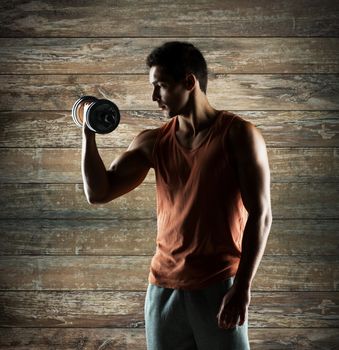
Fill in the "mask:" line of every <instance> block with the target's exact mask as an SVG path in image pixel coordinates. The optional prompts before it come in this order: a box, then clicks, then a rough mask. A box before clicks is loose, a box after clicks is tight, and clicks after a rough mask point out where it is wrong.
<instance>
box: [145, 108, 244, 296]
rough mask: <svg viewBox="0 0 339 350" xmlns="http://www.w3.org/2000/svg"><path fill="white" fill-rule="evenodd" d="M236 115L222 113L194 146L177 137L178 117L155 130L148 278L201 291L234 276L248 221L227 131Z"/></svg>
mask: <svg viewBox="0 0 339 350" xmlns="http://www.w3.org/2000/svg"><path fill="white" fill-rule="evenodd" d="M234 118H240V117H239V116H236V115H234V114H231V113H229V112H225V111H221V112H220V113H219V115H218V116H217V117H216V118H215V120H214V121H213V122H212V124H211V125H210V126H209V129H208V131H207V133H206V134H205V136H204V137H203V139H202V140H201V141H200V143H199V144H198V147H195V148H194V149H189V148H186V147H184V146H182V145H181V144H180V143H179V141H178V140H177V137H176V130H177V128H178V125H179V121H178V116H175V117H173V118H172V119H171V120H170V121H169V122H166V123H165V124H163V125H162V126H161V127H160V128H159V133H158V135H157V138H156V141H155V144H154V148H153V152H152V157H153V161H154V170H155V177H156V201H157V236H156V251H155V254H154V256H153V257H152V260H151V264H150V269H149V277H148V281H149V283H151V284H155V285H158V286H161V287H165V288H176V289H177V288H178V289H179V288H180V289H186V290H192V289H199V288H204V287H207V286H208V285H210V284H212V283H215V282H218V281H222V280H226V279H227V278H229V277H231V276H234V275H235V274H236V271H237V269H238V265H239V261H240V257H241V241H242V236H243V231H244V227H245V224H246V221H247V217H248V216H247V211H246V209H245V207H244V205H243V202H242V199H241V194H240V188H239V183H238V179H237V176H236V172H235V169H234V168H233V167H232V166H231V163H230V161H229V150H228V147H227V131H228V129H229V127H230V125H231V123H232V121H233V119H234Z"/></svg>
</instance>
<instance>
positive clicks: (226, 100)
mask: <svg viewBox="0 0 339 350" xmlns="http://www.w3.org/2000/svg"><path fill="white" fill-rule="evenodd" d="M230 91H231V92H232V93H230ZM83 95H92V96H97V97H100V98H107V99H110V100H112V101H114V102H115V103H116V104H117V105H118V107H119V108H120V109H122V110H124V109H130V110H136V109H145V110H152V109H156V108H158V105H157V103H156V102H154V101H152V98H151V95H152V88H151V84H150V83H149V77H148V76H147V75H125V74H117V75H0V103H1V106H0V108H1V110H16V111H17V110H20V111H23V110H24V111H30V110H31V111H37V110H45V111H47V110H48V111H51V110H54V111H55V110H60V109H63V110H64V109H67V110H69V111H70V110H71V109H72V105H73V103H74V102H75V101H76V100H77V99H78V98H79V97H80V96H83ZM207 95H208V97H209V101H210V103H211V104H212V105H213V106H215V107H216V108H217V109H224V108H225V107H226V106H227V108H228V109H234V110H244V109H247V110H248V109H253V110H272V109H274V110H291V109H293V110H305V109H307V110H338V109H339V98H338V97H339V74H215V75H213V76H210V79H209V84H208V88H207Z"/></svg>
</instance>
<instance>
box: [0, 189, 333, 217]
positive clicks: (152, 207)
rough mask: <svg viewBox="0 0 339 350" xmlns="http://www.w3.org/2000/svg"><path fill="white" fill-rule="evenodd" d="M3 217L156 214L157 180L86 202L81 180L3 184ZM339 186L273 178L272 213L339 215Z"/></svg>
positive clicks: (301, 215) (133, 215)
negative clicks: (106, 198) (108, 198)
mask: <svg viewBox="0 0 339 350" xmlns="http://www.w3.org/2000/svg"><path fill="white" fill-rule="evenodd" d="M0 191H1V193H2V195H1V197H0V207H1V208H2V210H1V211H0V219H13V218H17V219H33V218H39V219H43V218H45V219H65V218H67V219H151V218H152V219H155V217H156V185H155V184H149V183H143V184H141V185H140V186H138V187H136V188H135V189H133V190H132V191H130V192H128V193H127V194H125V195H123V196H120V197H118V198H117V199H115V200H114V201H111V202H109V203H106V204H100V205H90V204H88V203H87V201H86V198H85V195H84V192H83V186H82V185H81V184H0ZM338 191H339V188H338V186H335V185H333V184H332V183H312V182H309V183H272V186H271V192H272V194H271V197H272V210H273V218H274V219H279V218H284V219H287V218H293V219H338V213H339V208H338V206H339V203H338V200H337V199H338Z"/></svg>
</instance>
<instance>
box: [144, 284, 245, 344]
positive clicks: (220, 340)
mask: <svg viewBox="0 0 339 350" xmlns="http://www.w3.org/2000/svg"><path fill="white" fill-rule="evenodd" d="M233 280H234V277H230V278H229V279H227V280H226V281H221V282H217V283H214V284H212V285H210V286H208V287H207V288H202V289H199V290H190V291H188V290H182V289H172V288H163V287H159V286H156V285H153V284H150V283H149V284H148V287H147V293H146V298H145V307H144V312H145V332H146V341H147V350H249V349H250V346H249V340H248V321H247V320H246V321H245V323H244V324H243V325H242V326H238V325H237V326H236V327H235V328H233V329H221V328H219V327H218V321H217V314H218V312H219V308H220V305H221V302H222V298H223V296H224V295H225V294H226V292H227V290H228V289H229V288H230V287H231V286H232V284H233Z"/></svg>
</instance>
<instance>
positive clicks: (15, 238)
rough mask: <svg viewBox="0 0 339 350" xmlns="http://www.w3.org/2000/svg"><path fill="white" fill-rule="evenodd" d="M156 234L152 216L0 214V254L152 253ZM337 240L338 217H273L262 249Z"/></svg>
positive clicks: (327, 248) (319, 251)
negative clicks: (4, 216)
mask: <svg viewBox="0 0 339 350" xmlns="http://www.w3.org/2000/svg"><path fill="white" fill-rule="evenodd" d="M156 234H157V222H156V219H149V220H143V219H138V220H111V219H107V220H106V219H105V220H62V219H59V220H48V219H43V220H42V219H35V220H20V224H19V225H18V220H4V219H3V220H1V221H0V255H16V256H17V255H48V256H51V255H69V256H82V255H86V256H87V255H91V256H101V255H151V254H153V253H154V247H155V239H156ZM338 242H339V220H281V219H274V220H273V223H272V228H271V232H270V235H269V239H268V241H267V245H266V248H265V255H274V256H277V255H287V256H292V255H307V256H313V255H318V256H324V257H325V256H329V255H333V256H337V255H338V250H339V243H338ZM320 243H321V244H320Z"/></svg>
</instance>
